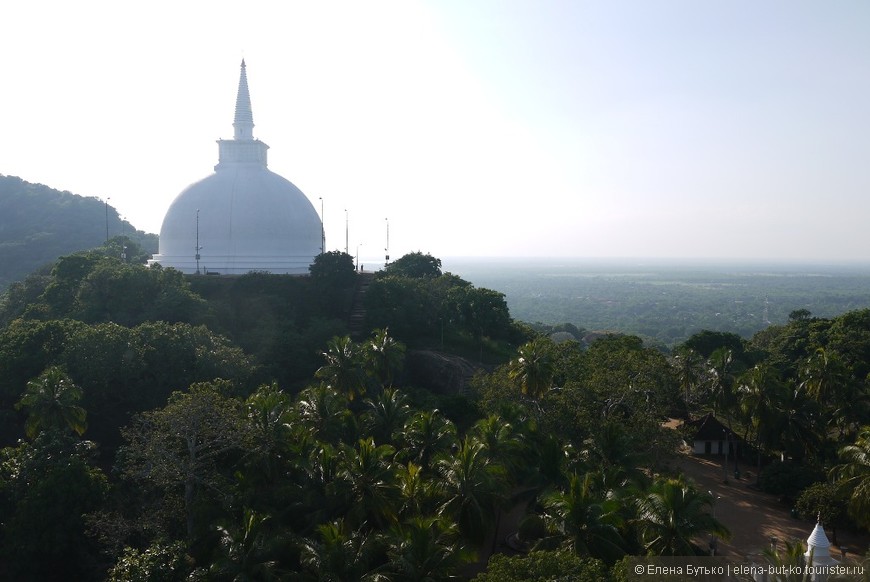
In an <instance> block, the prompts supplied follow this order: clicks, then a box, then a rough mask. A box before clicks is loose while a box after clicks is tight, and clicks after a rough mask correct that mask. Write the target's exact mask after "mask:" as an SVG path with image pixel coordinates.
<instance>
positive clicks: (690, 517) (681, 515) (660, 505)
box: [637, 477, 730, 556]
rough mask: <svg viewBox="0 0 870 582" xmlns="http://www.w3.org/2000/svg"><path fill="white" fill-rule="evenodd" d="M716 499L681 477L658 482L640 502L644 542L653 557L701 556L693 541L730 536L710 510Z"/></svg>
mask: <svg viewBox="0 0 870 582" xmlns="http://www.w3.org/2000/svg"><path fill="white" fill-rule="evenodd" d="M712 505H713V497H712V495H710V494H709V493H702V492H699V491H698V490H697V489H695V487H693V486H692V485H690V484H689V483H687V482H686V481H685V480H684V479H683V478H682V477H680V478H676V479H658V480H656V481H655V482H654V483H653V486H652V488H651V489H650V491H649V493H647V494H646V495H645V496H643V497H641V498H640V499H638V501H637V509H638V526H639V527H640V533H641V540H642V542H643V545H644V547H645V548H646V551H647V553H648V554H649V555H651V556H693V555H698V554H700V553H701V550H700V548H698V547H697V546H696V545H695V544H694V543H693V542H692V540H693V539H696V538H698V537H699V536H702V535H704V534H716V535H718V536H720V537H722V538H724V539H727V538H728V537H730V532H729V531H728V529H727V528H726V527H725V526H724V525H723V524H722V523H721V522H720V521H719V520H717V519H716V518H714V517H713V516H712V515H711V514H710V513H709V512H708V511H707V509H708V508H712Z"/></svg>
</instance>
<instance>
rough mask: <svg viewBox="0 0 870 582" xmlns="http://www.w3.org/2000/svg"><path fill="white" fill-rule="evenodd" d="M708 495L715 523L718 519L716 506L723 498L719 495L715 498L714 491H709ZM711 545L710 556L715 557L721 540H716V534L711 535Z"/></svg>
mask: <svg viewBox="0 0 870 582" xmlns="http://www.w3.org/2000/svg"><path fill="white" fill-rule="evenodd" d="M707 495H709V496H710V505H712V506H713V520H714V521H715V519H716V505H717V504H718V503H719V500H720V499H722V498H721V497H719V496H718V495H717V496H715V497H714V496H713V492H712V491H707ZM709 545H710V555H711V556H715V555H716V550H717V549H718V546H719V540H718V539H717V538H716V534H710V542H709Z"/></svg>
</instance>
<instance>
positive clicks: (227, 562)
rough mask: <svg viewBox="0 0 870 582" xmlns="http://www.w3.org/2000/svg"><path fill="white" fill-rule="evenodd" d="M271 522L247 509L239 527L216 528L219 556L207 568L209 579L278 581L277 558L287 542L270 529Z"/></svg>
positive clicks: (280, 575) (284, 551) (236, 581)
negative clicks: (218, 536)
mask: <svg viewBox="0 0 870 582" xmlns="http://www.w3.org/2000/svg"><path fill="white" fill-rule="evenodd" d="M270 522H271V518H270V517H269V516H267V515H261V514H258V513H256V512H254V511H251V510H250V509H246V510H245V511H244V514H243V516H242V521H241V523H240V524H232V525H227V526H219V527H218V528H217V531H218V534H219V535H220V538H219V541H218V548H219V550H218V551H219V553H218V556H217V557H216V559H215V560H214V561H213V562H212V564H211V566H210V568H209V572H208V574H209V580H216V581H221V580H227V581H228V582H229V581H231V582H245V581H248V580H281V579H282V574H283V573H282V572H281V570H280V557H281V555H282V554H284V553H286V552H287V550H288V546H289V543H288V540H287V539H286V538H285V537H283V536H281V535H279V534H277V533H276V532H273V531H271V530H270Z"/></svg>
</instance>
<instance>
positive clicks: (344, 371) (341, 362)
mask: <svg viewBox="0 0 870 582" xmlns="http://www.w3.org/2000/svg"><path fill="white" fill-rule="evenodd" d="M322 355H323V357H324V358H325V359H326V364H325V365H323V366H322V367H321V368H320V369H318V370H317V372H316V373H315V376H317V377H318V378H321V379H323V380H326V382H327V384H328V385H329V386H330V387H331V388H332V389H334V390H337V391H338V392H340V393H341V394H344V395H345V396H347V399H348V400H350V401H352V400H354V399H355V398H356V397H357V396H362V395H364V394H365V393H366V386H365V384H366V383H365V379H366V374H365V368H364V367H363V359H362V353H361V350H360V348H359V346H358V345H357V344H355V343H354V342H353V341H352V340H351V339H350V336H344V337H334V338H332V339H331V340H330V341H329V343H328V344H327V349H326V351H325V352H322Z"/></svg>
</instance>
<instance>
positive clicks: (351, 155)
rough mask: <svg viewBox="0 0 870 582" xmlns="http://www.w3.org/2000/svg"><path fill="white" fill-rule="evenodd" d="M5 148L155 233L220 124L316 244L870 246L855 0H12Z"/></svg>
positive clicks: (600, 249)
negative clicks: (249, 114)
mask: <svg viewBox="0 0 870 582" xmlns="http://www.w3.org/2000/svg"><path fill="white" fill-rule="evenodd" d="M2 17H3V21H4V26H3V33H2V35H0V62H2V73H3V77H4V83H3V89H2V91H0V115H2V120H0V173H2V174H7V175H16V176H20V177H21V178H23V179H25V180H28V181H30V182H39V183H44V184H47V185H49V186H51V187H54V188H58V189H61V190H69V191H71V192H74V193H76V194H81V195H84V196H97V197H100V198H105V197H111V201H110V203H111V204H112V205H113V206H115V207H117V208H118V210H119V212H120V213H121V214H122V216H124V217H125V218H126V219H127V220H129V221H130V222H132V223H133V224H134V225H135V226H136V227H138V228H141V229H144V230H147V231H150V232H159V229H160V224H161V222H162V218H163V215H164V213H165V212H166V210H167V208H168V207H169V204H170V203H171V202H172V200H173V199H174V197H175V196H176V195H177V194H178V193H179V192H180V191H181V190H182V189H183V188H185V187H186V186H187V185H188V184H190V183H192V182H194V181H196V180H199V179H201V178H204V177H206V176H207V175H209V174H210V173H211V171H212V168H213V166H214V165H215V164H216V163H217V154H218V152H217V145H216V144H215V140H217V139H218V138H231V137H232V117H233V108H234V104H235V96H236V95H235V94H236V88H237V85H238V76H239V63H240V61H241V59H242V58H245V60H246V62H247V65H248V68H247V72H248V81H249V86H250V90H251V100H252V104H253V111H254V122H255V124H256V127H255V128H254V135H255V136H256V137H258V138H260V139H262V140H263V141H264V142H266V143H267V144H269V146H270V147H271V149H270V150H269V167H270V169H272V170H273V171H275V172H277V173H279V174H281V175H282V176H284V177H285V178H287V179H289V180H290V181H292V182H293V183H295V184H296V185H297V186H298V187H299V188H301V189H302V191H303V192H305V193H306V194H307V195H308V197H309V199H310V200H311V201H312V203H313V204H314V206H315V208H316V209H317V211H318V212H320V200H319V198H320V197H322V198H323V207H324V210H325V226H326V237H327V248H328V249H337V248H340V249H344V247H345V216H346V215H345V209H347V211H348V212H347V216H348V217H349V221H348V222H349V227H350V228H349V231H350V235H349V239H350V243H349V246H350V252H351V254H354V253H355V252H356V249H357V247H358V245H362V246H361V247H359V250H360V254H361V255H362V256H363V257H372V256H378V257H380V256H381V255H382V254H383V249H384V246H385V244H386V240H385V239H386V222H387V221H386V220H385V219H387V218H389V229H390V247H391V248H390V251H391V254H392V255H393V256H394V257H396V256H399V255H401V254H404V253H405V252H409V251H414V250H421V251H424V252H430V253H432V254H433V255H435V256H441V257H446V256H456V255H460V256H489V255H501V256H557V255H558V256H562V255H564V256H580V257H590V256H591V257H600V256H623V257H624V256H630V257H649V256H652V257H729V258H741V257H756V258H795V259H860V260H868V259H870V227H868V224H867V223H868V218H870V2H867V1H866V0H832V1H829V2H828V1H826V2H819V1H818V0H812V1H802V0H783V1H768V0H763V1H759V0H745V1H741V0H727V1H726V0H722V1H714V0H710V1H697V0H685V1H676V0H635V1H619V0H599V1H595V2H591V1H582V0H571V1H568V0H566V1H557V0H550V1H546V0H545V1H533V0H524V1H511V0H475V1H468V0H428V1H427V0H396V1H389V0H381V1H371V2H359V1H347V2H330V1H317V2H314V1H306V2H301V1H288V0H282V1H273V2H266V1H256V0H248V1H247V2H238V1H234V2H229V1H215V0H209V1H200V0H183V1H178V0H174V1H172V2H168V1H164V0H152V1H149V2H117V1H106V2H97V1H92V0H79V1H76V2H69V1H67V0H64V1H38V0H35V1H32V2H12V3H9V5H7V6H4V8H3V16H2Z"/></svg>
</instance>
